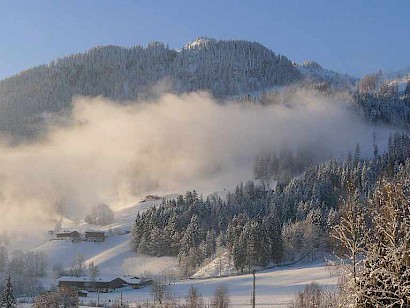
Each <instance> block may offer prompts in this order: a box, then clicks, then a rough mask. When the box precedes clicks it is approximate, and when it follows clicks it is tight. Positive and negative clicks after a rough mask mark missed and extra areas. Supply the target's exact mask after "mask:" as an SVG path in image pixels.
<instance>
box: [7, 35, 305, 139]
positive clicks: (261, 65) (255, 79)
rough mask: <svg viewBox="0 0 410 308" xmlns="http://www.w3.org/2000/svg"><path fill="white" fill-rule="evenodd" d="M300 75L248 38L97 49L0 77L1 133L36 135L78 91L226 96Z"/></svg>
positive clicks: (116, 95) (127, 96) (128, 96)
mask: <svg viewBox="0 0 410 308" xmlns="http://www.w3.org/2000/svg"><path fill="white" fill-rule="evenodd" d="M300 78H301V74H300V72H299V71H298V70H297V69H296V67H294V66H293V65H292V62H291V61H289V60H288V59H287V58H286V57H285V56H281V55H276V54H275V53H273V52H272V51H270V50H268V49H267V48H265V47H264V46H262V45H260V44H258V43H253V42H247V41H235V40H232V41H218V40H214V39H205V38H200V39H197V40H196V41H194V42H192V43H190V44H188V45H186V46H185V47H184V48H183V49H182V50H180V51H175V50H172V49H170V48H168V47H167V46H165V45H164V44H162V43H151V44H149V45H148V46H146V47H142V46H134V47H131V48H125V47H119V46H105V47H97V48H93V49H91V50H89V51H88V52H85V53H81V54H75V55H71V56H67V57H64V58H61V59H58V60H56V61H53V62H51V63H50V64H48V65H42V66H39V67H35V68H33V69H30V70H27V71H24V72H22V73H20V74H18V75H16V76H13V77H10V78H7V79H5V80H3V81H1V82H0V110H1V113H0V130H2V131H6V132H10V133H12V134H13V135H17V136H30V135H35V134H36V133H37V131H38V129H39V125H38V124H39V123H42V122H43V120H44V119H47V114H49V113H52V112H58V111H61V110H65V109H66V108H68V107H70V105H71V100H72V98H73V97H74V96H76V95H85V96H98V95H101V96H104V97H108V98H111V99H114V100H119V101H123V100H135V99H146V98H152V97H153V96H155V93H156V89H155V87H154V86H155V85H157V84H158V82H165V84H166V85H167V86H166V87H169V89H168V88H167V90H169V91H171V92H176V93H181V92H190V91H197V90H207V91H210V92H211V93H212V94H213V95H214V96H215V97H217V98H224V97H227V96H229V95H244V94H246V93H249V92H251V91H258V90H262V89H265V88H269V87H273V86H278V85H286V84H289V83H291V82H295V81H297V80H299V79H300Z"/></svg>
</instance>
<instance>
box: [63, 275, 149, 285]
mask: <svg viewBox="0 0 410 308" xmlns="http://www.w3.org/2000/svg"><path fill="white" fill-rule="evenodd" d="M117 278H120V279H122V280H124V281H125V282H126V283H128V284H139V283H140V282H141V279H140V278H138V277H135V276H119V275H102V276H98V277H96V278H95V279H94V280H92V279H91V277H88V276H81V277H75V276H62V277H60V278H58V279H57V281H58V282H62V281H64V282H111V281H113V280H115V279H117Z"/></svg>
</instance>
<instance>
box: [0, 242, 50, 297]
mask: <svg viewBox="0 0 410 308" xmlns="http://www.w3.org/2000/svg"><path fill="white" fill-rule="evenodd" d="M47 266H48V262H47V256H46V255H45V254H44V253H43V252H32V251H23V250H16V251H14V252H13V253H12V254H11V255H10V256H9V254H8V250H7V248H6V247H5V246H1V247H0V277H1V278H5V277H6V276H7V275H12V276H13V281H14V290H15V292H16V293H17V294H19V295H28V296H32V295H34V294H37V293H38V292H40V291H41V290H42V289H43V287H42V284H41V282H40V278H41V277H44V276H45V275H46V271H47ZM0 289H1V288H0Z"/></svg>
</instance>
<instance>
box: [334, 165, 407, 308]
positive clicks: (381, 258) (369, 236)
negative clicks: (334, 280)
mask: <svg viewBox="0 0 410 308" xmlns="http://www.w3.org/2000/svg"><path fill="white" fill-rule="evenodd" d="M409 171H410V160H407V161H406V162H405V163H404V164H403V165H401V166H400V167H399V171H398V172H397V173H395V174H393V175H388V174H387V175H384V176H383V178H382V179H380V181H379V182H378V184H377V186H376V188H375V190H374V192H373V193H372V194H371V196H370V197H369V198H368V199H364V200H363V199H362V200H360V199H358V198H356V199H355V200H349V202H347V203H346V204H345V206H344V211H343V213H342V219H341V222H340V224H339V225H337V226H336V227H335V229H334V237H335V238H336V239H337V240H338V243H339V244H340V250H339V252H340V255H341V257H342V258H343V259H342V260H347V259H350V262H347V263H344V264H345V265H344V266H343V269H345V271H344V276H345V278H344V280H343V281H344V283H343V284H342V288H341V291H342V292H341V298H342V300H343V303H344V305H352V306H354V307H409V306H410V285H409V281H410V262H409V260H410V218H409V217H410V207H409V196H410V173H409Z"/></svg>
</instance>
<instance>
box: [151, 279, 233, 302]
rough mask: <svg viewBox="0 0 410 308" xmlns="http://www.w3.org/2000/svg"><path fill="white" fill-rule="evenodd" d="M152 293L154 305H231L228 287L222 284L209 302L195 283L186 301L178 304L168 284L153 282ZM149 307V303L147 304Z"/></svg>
mask: <svg viewBox="0 0 410 308" xmlns="http://www.w3.org/2000/svg"><path fill="white" fill-rule="evenodd" d="M151 294H152V298H153V299H154V305H152V307H158V306H157V304H159V305H160V307H182V308H205V307H212V308H228V307H229V306H230V302H231V299H230V296H229V290H228V288H227V287H226V286H225V285H223V284H221V285H219V286H218V287H217V288H216V289H215V291H214V296H213V297H212V299H211V300H210V302H209V303H206V302H205V300H204V298H203V297H202V294H201V293H200V292H199V289H198V288H197V287H195V286H193V285H191V287H190V288H189V290H188V294H187V295H186V297H185V303H183V304H181V303H179V304H178V305H177V304H175V302H174V299H173V298H172V294H171V293H170V290H169V289H168V286H167V285H164V284H161V283H158V282H153V284H152V286H151ZM147 307H148V304H147Z"/></svg>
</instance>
